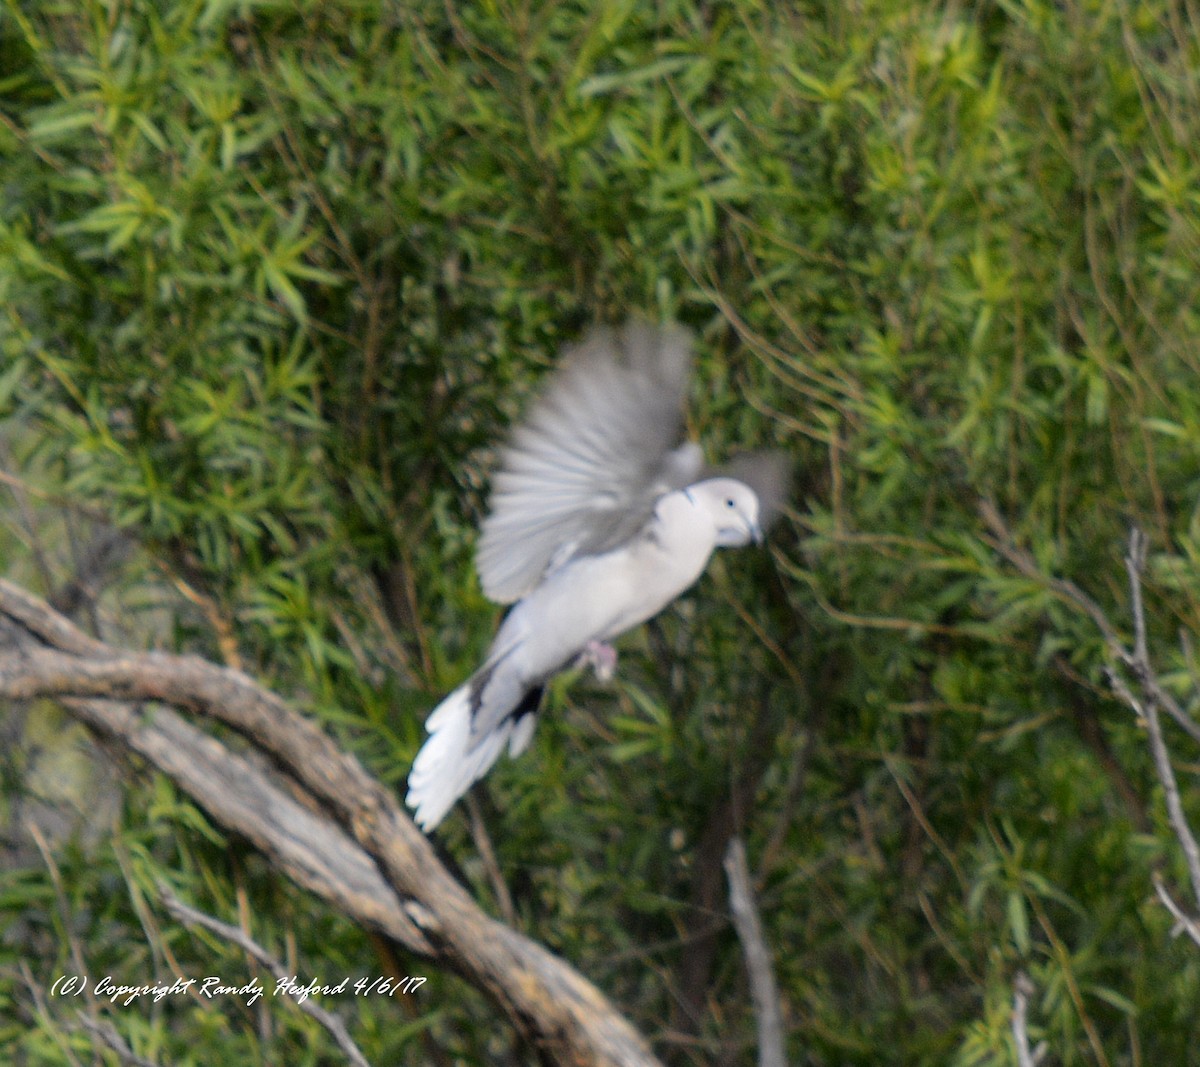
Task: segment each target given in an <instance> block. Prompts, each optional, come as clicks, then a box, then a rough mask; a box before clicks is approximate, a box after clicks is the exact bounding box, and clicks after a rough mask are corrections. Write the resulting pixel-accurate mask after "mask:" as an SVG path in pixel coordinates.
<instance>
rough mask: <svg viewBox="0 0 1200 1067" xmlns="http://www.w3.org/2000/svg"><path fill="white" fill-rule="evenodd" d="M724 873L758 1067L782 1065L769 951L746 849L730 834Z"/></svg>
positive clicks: (780, 1021) (780, 1030) (780, 1019)
mask: <svg viewBox="0 0 1200 1067" xmlns="http://www.w3.org/2000/svg"><path fill="white" fill-rule="evenodd" d="M725 876H726V878H728V879H729V910H730V911H731V912H732V913H733V925H734V928H735V929H736V930H737V935H738V939H739V940H740V941H741V943H742V954H743V956H745V959H746V971H747V973H748V974H749V975H750V995H751V997H752V998H753V999H754V1011H755V1014H756V1015H757V1016H758V1064H759V1067H784V1065H785V1064H786V1063H787V1060H786V1059H785V1057H784V1042H783V1017H782V1015H781V1013H780V1011H779V989H778V987H777V986H776V984H775V972H774V969H773V968H772V966H771V952H770V949H768V948H767V942H766V939H765V938H764V937H763V930H762V923H761V922H760V921H759V918H758V909H757V908H756V907H755V904H754V888H753V887H752V886H751V885H750V871H749V868H748V867H747V865H746V848H745V846H744V845H743V844H742V840H741V838H740V837H733V838H731V839H730V841H729V847H728V848H727V849H726V850H725Z"/></svg>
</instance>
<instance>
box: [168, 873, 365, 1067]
mask: <svg viewBox="0 0 1200 1067" xmlns="http://www.w3.org/2000/svg"><path fill="white" fill-rule="evenodd" d="M158 891H159V893H160V895H161V897H162V902H163V904H164V905H165V906H166V909H167V911H169V912H170V913H171V914H172V915H173V916H174V917H175V918H176V919H178V920H179V921H180V922H181V923H183V924H184V925H186V926H202V927H203V928H204V929H205V930H209V931H211V932H212V933H214V934H216V935H217V936H218V937H221V938H224V939H225V940H226V941H230V942H232V943H233V944H235V945H237V946H238V948H240V949H242V950H243V951H244V952H246V953H248V954H249V955H251V956H253V957H254V958H255V959H256V960H258V962H259V963H261V964H262V965H263V966H264V967H266V968H267V970H269V971H270V972H271V974H273V975H274V976H275V980H276V981H277V982H279V981H282V980H284V979H286V978H287V977H288V972H287V969H286V968H285V967H284V966H283V964H282V963H280V962H279V960H277V959H276V958H275V957H274V956H272V955H271V953H269V952H268V951H267V950H266V949H265V948H263V947H262V945H260V944H259V943H258V942H257V941H255V940H254V938H252V937H250V936H249V935H248V934H247V933H245V932H244V931H243V930H242V929H240V928H239V927H237V926H233V925H231V924H229V923H223V922H221V921H220V919H214V918H213V917H212V916H211V915H205V914H204V912H202V911H197V910H196V909H195V908H192V907H189V906H188V905H187V904H185V903H184V902H183V901H182V900H180V899H179V898H178V897H177V896H176V895H175V894H174V893H173V892H172V891H171V887H170V886H168V885H167V884H166V883H165V882H160V883H159V885H158ZM291 999H292V1001H293V1003H295V1005H296V1007H298V1008H299V1009H300V1010H301V1011H302V1012H304V1013H305V1014H306V1015H308V1016H311V1017H312V1018H313V1019H316V1020H317V1022H318V1023H320V1024H321V1025H322V1026H323V1027H324V1028H325V1029H326V1030H327V1031H328V1032H329V1033H330V1034H331V1035H332V1036H333V1039H334V1040H335V1041H336V1042H337V1044H338V1048H340V1049H341V1050H342V1051H343V1052H344V1053H345V1054H346V1057H347V1059H349V1061H350V1062H351V1063H352V1064H354V1065H355V1067H371V1065H370V1064H369V1063H368V1062H367V1058H366V1057H365V1056H364V1055H363V1054H362V1050H361V1049H359V1047H358V1046H357V1045H356V1044H355V1043H354V1039H353V1038H352V1037H351V1036H350V1033H349V1031H348V1030H347V1029H346V1024H345V1023H343V1022H342V1020H341V1019H340V1018H339V1017H338V1016H336V1015H334V1014H333V1012H330V1011H326V1010H325V1009H324V1008H322V1007H321V1005H319V1004H317V1003H316V1002H315V1001H314V1000H313V999H312V998H311V997H309V998H307V999H305V1000H300V999H298V998H295V997H293V998H291Z"/></svg>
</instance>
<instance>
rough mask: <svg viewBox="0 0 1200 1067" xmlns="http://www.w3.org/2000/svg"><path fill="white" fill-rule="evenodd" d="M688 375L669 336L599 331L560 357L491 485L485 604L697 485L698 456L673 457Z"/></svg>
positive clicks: (483, 564) (602, 544) (637, 524)
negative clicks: (662, 498)
mask: <svg viewBox="0 0 1200 1067" xmlns="http://www.w3.org/2000/svg"><path fill="white" fill-rule="evenodd" d="M690 372H691V338H690V336H689V335H688V333H687V332H686V331H685V330H683V329H681V328H679V327H677V326H663V327H655V326H651V325H649V324H647V323H639V322H630V323H627V324H626V325H625V326H623V327H621V328H620V329H617V330H610V329H597V330H594V331H593V332H592V333H591V334H589V335H588V336H587V337H586V338H585V339H584V341H583V342H582V343H581V344H579V345H578V346H576V347H575V348H573V349H570V350H568V351H567V353H566V354H565V355H564V357H563V361H562V365H561V367H560V368H559V369H558V370H556V371H555V373H554V374H553V376H552V377H551V380H550V383H549V385H548V386H547V388H546V389H545V391H544V392H543V393H542V394H541V396H539V398H538V399H537V400H536V401H535V402H534V404H533V407H532V409H531V410H530V412H529V414H528V416H527V417H526V419H525V420H524V422H523V423H522V424H521V425H520V426H519V427H518V428H517V430H516V432H515V433H514V434H513V436H512V438H511V440H510V442H509V444H508V446H507V447H506V448H505V449H504V451H503V453H502V454H501V459H500V469H499V472H498V473H497V474H496V476H495V478H494V479H493V481H492V495H491V500H490V509H489V511H490V513H489V515H488V517H487V518H486V519H485V520H484V523H483V528H482V534H481V536H480V540H479V548H478V551H477V554H476V566H477V569H478V571H479V577H480V581H481V582H482V584H483V591H484V592H485V593H486V594H487V596H489V597H490V598H491V599H492V600H494V601H496V602H497V603H500V604H510V603H512V602H513V601H516V600H519V599H520V598H521V597H522V596H524V595H525V594H526V593H528V592H529V591H530V590H531V589H532V588H533V587H534V586H536V585H537V584H538V582H539V581H541V579H542V577H543V575H544V574H545V573H546V571H547V569H549V568H551V567H557V566H561V565H562V564H563V563H565V562H567V560H569V559H573V558H575V557H577V556H580V555H588V554H593V553H598V552H606V551H608V550H609V549H611V548H615V547H616V546H617V545H619V544H622V543H623V542H624V541H626V540H628V539H629V538H630V537H632V536H634V535H635V534H636V533H637V532H638V531H639V530H641V528H642V527H643V526H644V525H645V523H646V521H647V520H648V519H649V517H650V514H651V512H652V511H653V509H654V503H655V501H656V500H657V499H658V498H659V497H660V496H661V495H662V494H663V493H665V492H669V491H670V490H672V489H678V488H681V487H682V486H685V485H687V484H689V483H690V482H692V481H694V480H695V478H696V476H697V474H698V473H699V472H700V470H701V467H702V457H701V455H700V450H699V448H698V447H697V446H696V445H694V444H685V445H684V446H683V447H682V448H675V447H674V446H675V445H676V444H677V443H678V441H679V438H680V431H681V427H682V422H683V399H684V394H685V393H686V391H687V384H688V378H689V375H690Z"/></svg>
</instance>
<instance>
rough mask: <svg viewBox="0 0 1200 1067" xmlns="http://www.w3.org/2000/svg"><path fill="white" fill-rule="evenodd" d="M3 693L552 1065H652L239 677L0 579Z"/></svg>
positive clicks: (619, 1021) (390, 809) (605, 1009)
mask: <svg viewBox="0 0 1200 1067" xmlns="http://www.w3.org/2000/svg"><path fill="white" fill-rule="evenodd" d="M0 698H4V699H8V700H34V699H38V698H54V699H57V700H59V701H60V702H61V703H62V704H63V706H64V707H66V708H67V709H68V711H69V712H70V713H71V714H72V715H74V716H75V717H76V718H78V719H79V720H80V721H81V722H84V723H86V724H87V725H88V726H89V727H90V728H91V729H93V730H94V731H96V732H97V733H99V734H102V735H104V736H105V737H107V738H108V739H110V740H111V741H112V742H114V743H115V744H117V745H119V746H121V747H123V748H124V749H125V750H127V751H129V752H131V753H136V754H137V755H138V756H140V757H141V758H143V759H145V760H146V761H147V762H148V763H150V764H151V765H152V766H153V767H155V768H156V769H157V770H159V771H161V772H162V773H163V774H165V775H167V776H168V777H169V778H171V779H172V781H174V782H175V783H176V784H177V785H178V786H179V788H180V789H182V790H183V791H184V792H186V793H187V794H188V795H189V796H190V797H192V799H193V800H195V801H196V803H197V804H199V805H200V806H201V807H202V808H203V809H204V810H205V811H206V812H207V813H208V814H209V816H210V817H211V818H212V819H213V820H214V821H215V822H217V823H219V824H220V825H221V826H223V827H225V828H226V829H228V830H230V831H232V832H235V833H238V834H241V835H242V836H243V837H245V838H246V839H247V840H249V841H250V842H252V843H253V844H254V846H255V847H256V848H258V849H259V850H260V851H261V852H262V854H263V855H264V856H265V857H266V858H267V859H268V860H269V861H270V862H271V863H272V864H274V865H275V866H276V867H277V868H278V869H279V870H280V871H281V872H282V873H284V874H286V875H287V876H288V877H289V878H291V879H292V880H293V881H294V882H296V883H297V884H298V885H301V886H303V887H304V888H305V889H308V890H309V891H311V892H313V893H315V894H317V895H318V896H319V897H321V898H322V899H323V900H326V901H328V902H329V903H330V904H331V905H332V906H333V907H336V908H337V909H338V910H339V911H340V912H342V913H343V914H345V915H346V916H347V917H348V918H350V919H351V920H353V921H355V922H358V923H362V924H363V925H364V926H367V927H370V928H371V929H374V930H377V931H380V932H382V933H383V934H385V935H387V936H388V937H391V938H394V939H395V940H396V941H398V942H399V943H400V944H402V945H403V946H405V947H406V948H407V949H409V950H411V951H412V952H415V953H418V954H420V955H423V956H426V957H428V958H430V959H432V960H434V961H436V962H438V963H441V964H443V965H445V966H447V967H449V968H451V969H452V970H454V971H456V972H457V973H458V974H460V975H462V976H463V977H464V978H465V979H466V980H467V981H469V982H470V983H472V984H473V985H475V986H477V987H478V988H479V989H481V990H482V991H483V992H484V993H486V994H487V995H488V996H489V997H490V998H491V999H492V1000H493V1002H494V1003H496V1004H497V1005H498V1006H499V1007H500V1008H501V1009H502V1010H503V1012H504V1013H505V1015H507V1017H508V1018H509V1020H510V1021H511V1023H512V1024H513V1025H514V1026H515V1027H516V1028H517V1030H518V1032H520V1033H521V1034H522V1036H523V1037H525V1038H526V1039H527V1040H529V1041H530V1042H531V1043H533V1044H534V1045H535V1046H536V1047H537V1048H538V1049H539V1051H540V1052H541V1053H542V1055H543V1056H545V1057H547V1058H548V1059H550V1060H552V1061H553V1062H556V1063H559V1064H564V1065H571V1067H650V1065H655V1064H657V1063H658V1061H657V1060H656V1059H655V1057H654V1056H653V1055H652V1053H651V1052H650V1049H649V1046H648V1045H647V1044H646V1042H645V1040H644V1039H643V1038H642V1037H641V1036H640V1035H639V1034H638V1033H637V1032H636V1031H635V1030H634V1029H633V1027H632V1026H630V1024H629V1023H628V1022H627V1021H626V1020H625V1019H624V1018H623V1017H622V1016H621V1015H620V1014H619V1013H618V1012H617V1011H616V1010H615V1008H614V1007H613V1006H612V1004H610V1003H609V1001H608V1000H607V999H606V998H605V997H604V995H603V994H602V993H601V992H600V991H599V990H598V989H596V988H595V986H593V985H592V984H591V983H589V982H588V981H587V980H586V979H584V978H583V977H582V976H581V975H579V974H578V973H577V972H576V971H575V970H573V969H572V968H571V967H570V966H568V965H567V964H566V963H565V962H564V961H563V960H561V959H559V958H558V957H556V956H554V955H553V954H552V953H550V952H548V951H547V950H546V949H544V948H543V947H542V946H541V945H539V944H537V943H536V942H534V941H531V940H530V939H529V938H527V937H525V936H524V935H523V934H520V933H518V932H517V931H515V930H512V929H510V928H509V927H507V926H505V925H504V924H502V923H500V922H498V921H496V920H495V919H493V918H491V917H490V916H488V915H487V914H485V913H484V912H483V911H481V910H480V909H479V908H478V907H477V906H476V904H475V903H474V901H473V900H472V899H471V898H470V897H469V896H468V894H467V893H466V891H465V890H464V889H463V888H462V887H461V886H460V885H459V884H458V883H457V882H456V881H454V879H453V878H451V876H450V875H449V873H448V872H447V871H446V869H445V868H444V867H443V866H442V864H441V863H440V862H439V860H438V859H437V856H436V855H435V853H434V851H433V848H432V847H431V846H430V844H429V842H428V841H427V840H426V838H425V836H424V835H423V834H422V833H421V832H420V831H419V830H418V829H417V828H416V826H415V825H414V824H413V823H412V821H411V820H410V819H409V818H408V816H407V814H406V813H405V812H404V810H403V809H402V808H401V807H400V805H399V803H398V802H397V800H396V798H395V797H394V796H393V795H392V793H391V792H389V791H388V790H387V789H385V788H384V787H383V786H382V785H380V784H379V783H378V782H377V781H376V780H375V779H374V778H372V777H371V776H370V775H369V774H368V773H367V771H366V770H365V769H364V768H363V767H362V765H361V764H360V763H359V762H358V761H357V760H356V759H355V758H354V757H353V756H351V755H349V754H347V753H345V752H343V751H341V749H339V748H338V747H337V746H336V745H335V744H334V742H333V741H332V740H331V739H330V738H329V737H328V736H327V735H326V734H325V733H323V732H322V731H321V730H320V729H319V728H318V727H317V726H316V725H314V724H313V723H312V722H310V721H309V720H308V719H305V718H303V717H302V716H301V715H300V714H298V713H297V712H296V711H295V710H293V709H292V708H290V707H289V706H288V705H287V703H286V702H285V701H284V700H282V699H281V698H280V697H278V696H276V695H275V694H273V693H271V692H269V691H268V690H266V689H264V688H263V687H261V686H260V685H258V684H257V683H256V682H254V681H253V680H252V679H251V678H249V677H248V676H246V675H245V674H242V673H241V672H239V671H235V670H230V669H228V668H225V667H219V666H216V665H214V664H212V663H209V662H207V661H205V660H202V659H199V658H197V657H195V656H177V655H170V654H167V653H162V652H145V653H139V652H131V651H127V650H123V649H118V648H114V647H112V646H109V645H106V644H104V643H103V642H100V641H97V640H95V639H93V638H91V637H89V636H88V635H87V634H85V633H84V632H83V631H81V630H79V629H78V628H77V627H76V626H75V625H74V624H72V623H71V622H70V621H69V620H68V619H66V618H65V617H64V616H62V615H61V614H59V613H58V612H56V611H54V610H53V609H52V608H51V607H50V606H49V605H48V604H46V603H45V602H44V601H42V600H39V599H38V598H36V597H34V596H32V595H31V594H29V593H28V592H26V591H24V590H22V589H20V588H18V587H17V586H15V585H13V584H12V583H10V582H6V581H3V580H0ZM146 705H149V706H148V707H147V706H146ZM164 705H166V706H164ZM172 709H174V710H172ZM180 712H184V713H188V714H190V715H199V716H204V717H207V718H209V719H211V720H215V721H218V722H221V723H223V724H224V725H226V726H227V727H229V728H231V729H233V730H234V731H236V732H237V733H238V734H240V735H241V736H242V737H243V738H244V739H245V742H246V745H247V746H248V749H249V751H248V752H246V753H239V752H235V751H234V750H233V749H232V748H231V747H230V746H229V745H228V744H227V743H225V742H223V741H221V740H218V739H216V738H214V737H212V736H210V735H209V734H207V733H205V732H204V731H203V730H201V729H199V728H198V727H197V726H196V725H193V724H192V723H191V722H189V721H188V720H187V719H186V718H185V717H184V716H183V715H181V714H179V713H180ZM256 755H257V757H258V758H256ZM262 757H265V759H264V758H262Z"/></svg>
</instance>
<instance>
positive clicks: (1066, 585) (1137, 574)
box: [979, 500, 1200, 944]
mask: <svg viewBox="0 0 1200 1067" xmlns="http://www.w3.org/2000/svg"><path fill="white" fill-rule="evenodd" d="M979 513H980V515H981V517H982V518H983V521H984V522H985V523H986V524H987V526H988V527H989V528H990V529H991V530H992V532H993V534H994V535H995V539H994V540H992V541H991V543H992V545H993V547H995V549H996V550H997V551H998V552H999V553H1000V554H1001V555H1002V556H1004V558H1005V559H1007V560H1008V561H1009V562H1010V563H1011V564H1012V565H1013V566H1014V567H1016V568H1017V570H1019V571H1020V572H1021V573H1022V574H1024V575H1026V576H1027V577H1029V578H1032V579H1034V580H1035V581H1038V582H1041V583H1042V584H1044V585H1046V586H1047V587H1049V588H1050V589H1051V590H1053V591H1054V592H1055V593H1056V594H1057V595H1059V596H1060V597H1061V598H1062V599H1064V600H1066V601H1068V602H1069V603H1072V604H1074V605H1075V606H1076V607H1078V608H1079V609H1081V610H1082V611H1083V612H1084V613H1085V614H1087V615H1088V616H1089V617H1090V618H1091V619H1092V621H1093V622H1094V623H1095V624H1096V628H1097V629H1098V630H1099V631H1100V633H1101V634H1102V635H1103V637H1104V640H1105V643H1106V645H1107V646H1108V650H1109V654H1110V656H1111V657H1112V659H1113V660H1114V661H1115V662H1114V663H1113V664H1111V665H1110V666H1108V667H1106V668H1105V676H1106V678H1107V680H1108V683H1109V685H1110V686H1111V688H1112V690H1113V692H1114V693H1115V694H1116V695H1117V697H1118V698H1119V699H1120V700H1121V701H1122V702H1123V703H1125V704H1126V705H1128V706H1129V707H1130V708H1131V709H1132V710H1133V712H1134V713H1135V714H1136V715H1137V717H1138V719H1139V720H1140V721H1141V722H1144V723H1145V724H1146V737H1147V740H1148V741H1149V744H1150V755H1151V757H1152V759H1153V761H1154V769H1155V773H1156V774H1157V776H1158V780H1159V784H1160V785H1161V786H1162V789H1163V799H1164V801H1165V803H1166V807H1167V817H1168V819H1169V820H1170V823H1171V829H1172V831H1174V834H1175V837H1176V839H1177V840H1178V842H1179V847H1180V848H1181V849H1182V850H1183V857H1184V862H1185V863H1186V865H1187V871H1188V879H1189V881H1190V882H1191V886H1192V894H1193V896H1194V897H1195V899H1196V904H1197V907H1200V844H1197V841H1196V837H1195V834H1193V833H1192V829H1191V826H1190V825H1189V824H1188V820H1187V813H1186V812H1185V811H1184V808H1183V801H1182V799H1181V798H1180V794H1179V785H1178V782H1177V781H1176V778H1175V769H1174V768H1173V767H1172V765H1171V754H1170V751H1169V749H1168V748H1167V742H1166V739H1165V737H1164V736H1163V729H1162V720H1161V718H1160V717H1159V709H1160V708H1161V709H1163V710H1165V711H1166V712H1167V713H1168V714H1169V715H1170V716H1171V718H1172V719H1174V720H1175V722H1176V723H1177V724H1178V725H1179V726H1180V727H1182V728H1183V730H1184V731H1185V732H1186V733H1187V734H1188V736H1189V737H1191V738H1192V739H1193V740H1194V741H1196V742H1197V743H1200V723H1197V722H1196V720H1194V719H1193V718H1192V717H1191V716H1190V715H1188V714H1187V712H1186V711H1184V709H1183V707H1182V706H1181V705H1180V704H1179V702H1178V701H1177V700H1175V698H1174V697H1173V696H1172V695H1171V694H1170V693H1169V692H1167V690H1166V689H1165V688H1164V687H1163V685H1162V683H1161V682H1160V681H1159V678H1158V675H1157V673H1156V672H1155V670H1154V666H1153V664H1152V663H1151V662H1150V651H1149V642H1148V640H1147V637H1146V632H1147V631H1146V608H1145V600H1144V598H1143V596H1142V574H1143V572H1144V571H1145V568H1146V560H1147V550H1148V547H1149V546H1148V541H1147V538H1146V535H1145V534H1144V533H1143V532H1142V531H1141V530H1139V529H1137V528H1136V527H1135V528H1134V529H1133V530H1132V531H1130V534H1129V549H1128V551H1127V552H1126V555H1125V571H1126V573H1127V575H1128V577H1129V611H1130V616H1131V619H1132V623H1133V648H1132V649H1130V648H1129V647H1127V646H1126V644H1125V643H1124V642H1123V641H1122V640H1121V638H1120V637H1119V635H1118V634H1117V630H1116V627H1114V626H1113V625H1112V623H1111V622H1109V620H1108V617H1107V616H1106V615H1105V613H1104V610H1103V609H1102V608H1101V607H1100V606H1099V605H1098V604H1097V603H1096V602H1095V601H1094V600H1092V599H1091V597H1089V596H1088V595H1087V594H1086V593H1084V592H1083V590H1082V589H1080V588H1079V587H1078V586H1077V585H1075V583H1074V582H1070V581H1065V580H1063V579H1060V578H1052V577H1050V576H1048V575H1046V574H1044V573H1043V572H1042V571H1041V569H1040V568H1039V567H1038V564H1037V561H1036V560H1034V558H1033V556H1032V555H1030V554H1029V552H1027V551H1026V550H1025V549H1022V548H1019V547H1018V546H1017V545H1016V544H1015V543H1014V541H1013V538H1012V534H1011V532H1010V531H1009V529H1008V526H1007V525H1006V524H1005V522H1004V520H1003V519H1002V518H1001V517H1000V513H999V511H997V510H996V508H995V506H994V505H992V504H991V503H990V502H989V501H986V500H985V501H981V502H980V505H979ZM1118 667H1123V668H1124V669H1125V670H1126V671H1127V672H1128V673H1129V674H1130V675H1131V676H1132V677H1133V679H1134V680H1135V681H1136V683H1137V692H1135V691H1134V687H1133V686H1131V685H1130V684H1129V682H1128V681H1127V680H1126V678H1125V676H1124V675H1123V674H1122V673H1121V671H1120V670H1118ZM1156 887H1157V889H1158V895H1159V897H1160V899H1162V900H1163V903H1164V905H1165V906H1166V907H1167V908H1168V910H1169V911H1170V912H1171V914H1172V915H1173V916H1174V917H1175V920H1176V924H1177V928H1182V929H1184V930H1186V931H1187V932H1188V933H1189V935H1190V936H1191V937H1192V938H1193V939H1194V940H1196V941H1197V944H1200V938H1197V936H1196V931H1197V929H1198V923H1197V920H1195V919H1192V918H1189V917H1188V916H1186V915H1185V914H1184V913H1183V911H1182V909H1181V908H1180V907H1179V906H1178V905H1177V904H1176V903H1175V901H1174V899H1173V898H1171V896H1170V894H1168V893H1167V891H1166V888H1165V887H1164V886H1163V885H1162V883H1161V881H1156Z"/></svg>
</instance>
